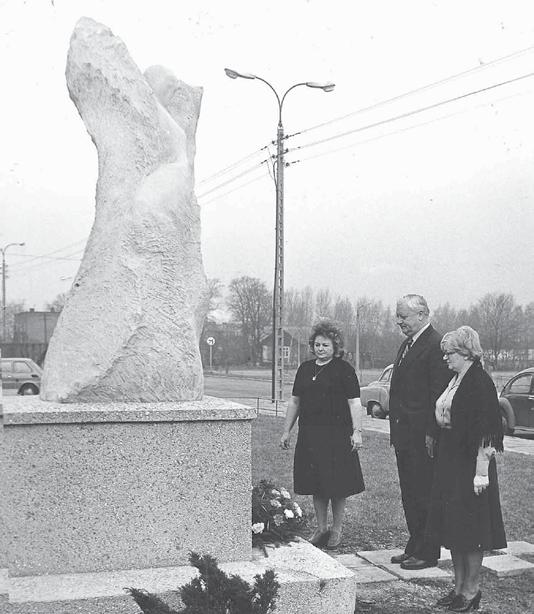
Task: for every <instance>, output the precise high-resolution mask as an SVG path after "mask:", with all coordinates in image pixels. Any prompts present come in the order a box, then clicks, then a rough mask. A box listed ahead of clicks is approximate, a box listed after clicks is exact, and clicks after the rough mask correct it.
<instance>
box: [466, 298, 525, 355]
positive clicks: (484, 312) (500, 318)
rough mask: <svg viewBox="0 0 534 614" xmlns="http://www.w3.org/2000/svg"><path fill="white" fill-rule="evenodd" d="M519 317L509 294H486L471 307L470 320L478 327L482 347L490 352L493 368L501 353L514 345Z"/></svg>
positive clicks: (518, 312) (519, 314)
mask: <svg viewBox="0 0 534 614" xmlns="http://www.w3.org/2000/svg"><path fill="white" fill-rule="evenodd" d="M521 315H522V314H521V308H520V307H518V306H517V305H516V303H515V299H514V297H513V296H512V295H511V294H504V293H498V292H493V293H488V294H486V295H484V296H483V297H482V298H481V299H480V300H479V301H478V302H477V304H476V305H475V306H474V307H473V313H472V315H471V320H472V322H473V324H477V325H478V332H479V334H480V338H481V342H482V345H483V346H484V347H485V348H487V349H488V350H489V351H490V354H491V360H492V361H493V363H494V366H495V367H497V365H498V360H499V354H500V353H501V351H502V350H503V349H507V348H510V347H513V346H514V345H515V342H516V338H517V332H518V329H519V327H520V322H521ZM475 328H477V326H475Z"/></svg>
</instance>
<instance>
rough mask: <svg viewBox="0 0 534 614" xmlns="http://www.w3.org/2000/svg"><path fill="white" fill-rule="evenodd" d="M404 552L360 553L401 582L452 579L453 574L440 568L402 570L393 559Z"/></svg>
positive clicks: (374, 551) (398, 550)
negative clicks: (421, 579) (418, 579)
mask: <svg viewBox="0 0 534 614" xmlns="http://www.w3.org/2000/svg"><path fill="white" fill-rule="evenodd" d="M402 552H403V550H400V549H395V550H366V551H360V552H358V556H361V557H362V558H364V559H365V560H366V561H369V562H370V563H372V564H373V565H378V566H379V567H382V569H385V570H386V571H388V572H389V573H391V574H393V575H395V576H397V577H399V578H400V579H401V580H416V579H417V578H431V579H433V580H442V579H450V578H451V575H452V574H451V573H450V572H449V571H448V570H446V569H440V568H439V567H427V568H426V569H417V570H414V571H412V570H409V569H402V567H401V566H400V565H397V564H394V563H392V562H391V557H392V556H394V555H397V554H401V553H402Z"/></svg>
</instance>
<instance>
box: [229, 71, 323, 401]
mask: <svg viewBox="0 0 534 614" xmlns="http://www.w3.org/2000/svg"><path fill="white" fill-rule="evenodd" d="M224 72H225V73H226V76H227V77H230V79H237V78H241V79H257V80H258V81H262V82H263V83H265V84H266V85H267V86H268V87H269V88H270V89H271V90H272V92H273V93H274V95H275V96H276V100H277V102H278V126H277V130H276V168H275V184H276V233H275V248H274V251H275V258H274V288H273V318H272V319H273V332H272V337H273V338H272V373H271V401H272V402H273V403H275V402H276V401H283V399H284V167H285V162H284V154H285V153H286V150H284V140H285V138H286V137H285V136H284V127H283V125H282V107H283V105H284V100H285V97H286V96H287V94H288V93H289V92H290V91H291V90H292V89H294V88H296V87H299V86H301V85H305V86H306V87H311V88H314V89H320V90H323V92H331V91H332V90H333V89H334V87H335V85H334V84H333V83H316V82H315V81H305V82H303V83H296V84H295V85H292V86H291V87H290V88H289V89H287V90H286V91H285V93H284V95H283V96H282V97H280V96H279V95H278V92H277V91H276V90H275V89H274V87H273V86H272V85H271V84H270V83H269V82H268V81H266V80H265V79H262V78H261V77H258V76H257V75H253V74H251V73H241V72H238V71H237V70H233V69H232V68H225V69H224Z"/></svg>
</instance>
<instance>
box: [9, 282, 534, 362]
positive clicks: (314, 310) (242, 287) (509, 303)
mask: <svg viewBox="0 0 534 614" xmlns="http://www.w3.org/2000/svg"><path fill="white" fill-rule="evenodd" d="M208 292H209V312H208V317H207V319H206V324H205V326H204V331H203V336H202V341H201V351H202V355H203V359H204V362H205V364H207V348H206V343H205V339H206V336H209V335H214V336H215V335H216V338H217V346H216V348H215V359H216V361H215V362H216V364H217V365H226V366H230V365H235V364H244V363H249V364H252V365H258V364H260V363H262V360H263V357H262V345H263V344H262V341H264V340H265V337H266V336H267V335H269V334H270V332H271V330H272V306H273V305H272V292H271V290H270V289H268V288H267V286H266V284H265V283H264V282H263V281H262V280H260V279H258V278H256V277H249V276H247V275H243V276H241V277H236V278H234V279H232V280H231V282H230V283H229V284H228V287H227V288H226V292H225V288H224V285H223V284H222V283H221V281H220V280H219V279H209V280H208ZM64 301H65V294H61V295H58V296H57V297H56V298H55V299H54V301H51V302H50V303H48V304H47V306H46V308H47V309H48V310H50V309H54V310H55V311H60V310H61V308H62V306H63V304H64ZM284 306H285V316H284V326H285V327H286V329H287V331H288V332H290V333H291V336H292V337H294V338H295V339H296V340H297V342H298V341H300V342H301V343H302V344H306V343H307V339H308V336H309V333H310V329H311V327H312V325H313V324H314V323H315V322H317V321H318V320H320V319H323V318H328V319H330V320H333V321H334V322H336V323H337V324H338V326H340V328H341V329H342V331H343V333H344V337H345V350H346V352H347V354H349V356H350V355H352V357H354V356H355V354H356V346H357V339H356V338H357V336H358V342H359V343H358V346H359V356H360V366H361V367H362V368H375V367H383V366H385V365H387V364H389V363H390V362H392V361H393V359H394V358H395V355H396V352H397V349H398V347H399V343H400V341H401V339H402V335H401V334H400V332H399V330H398V327H397V325H396V324H395V311H394V308H391V307H390V306H389V305H384V304H383V302H382V301H381V300H378V299H375V298H369V297H359V298H350V297H349V296H342V295H335V296H334V295H333V294H332V293H331V292H330V290H329V289H328V288H321V289H318V290H314V289H312V288H311V287H309V286H307V287H305V288H302V289H296V288H290V289H288V290H287V291H286V292H285V296H284ZM20 311H24V303H22V302H11V303H8V304H7V305H6V326H7V335H6V340H12V338H13V321H14V314H15V313H17V312H20ZM217 313H226V314H228V315H229V317H230V318H229V321H228V322H226V323H220V321H219V320H218V319H217V317H216V314H217ZM431 317H432V323H433V325H434V327H435V328H436V329H437V330H438V331H440V332H441V333H445V332H447V331H450V330H454V329H455V328H458V326H461V325H463V324H468V325H469V326H472V327H473V328H474V329H475V330H477V331H478V333H479V334H480V340H481V343H482V347H483V348H484V351H485V359H486V363H487V364H488V365H489V366H491V367H493V368H495V369H498V368H500V369H520V368H524V367H526V366H530V365H532V364H534V301H532V302H530V303H528V304H527V305H518V304H517V302H516V300H515V298H514V296H513V295H512V294H508V293H504V292H489V293H487V294H485V295H484V296H482V297H481V298H479V299H478V300H477V301H475V302H474V303H473V304H472V305H470V306H469V307H468V308H462V309H457V308H455V307H454V306H452V305H451V304H450V303H445V304H443V305H438V306H437V307H435V308H434V309H433V313H432V314H431ZM305 357H306V356H302V359H304V358H305Z"/></svg>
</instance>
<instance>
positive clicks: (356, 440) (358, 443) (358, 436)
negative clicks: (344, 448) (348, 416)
mask: <svg viewBox="0 0 534 614" xmlns="http://www.w3.org/2000/svg"><path fill="white" fill-rule="evenodd" d="M350 447H351V450H352V451H353V452H354V451H355V450H361V448H362V447H363V442H362V432H361V431H353V432H352V435H351V436H350Z"/></svg>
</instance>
